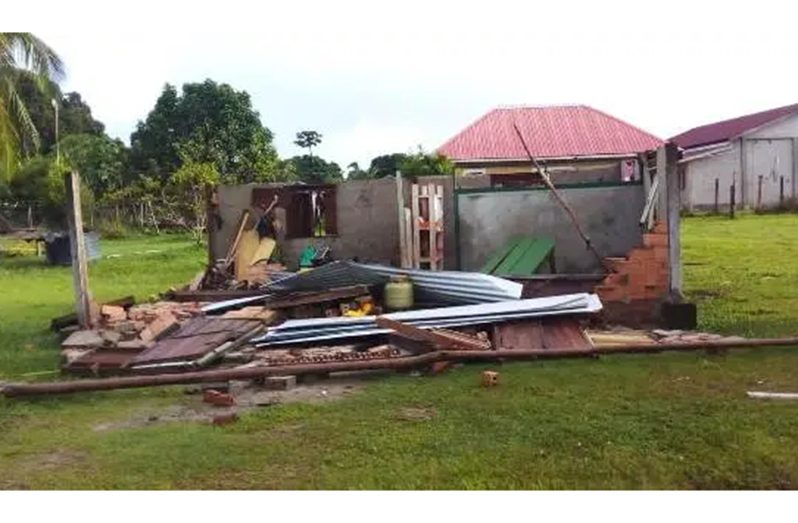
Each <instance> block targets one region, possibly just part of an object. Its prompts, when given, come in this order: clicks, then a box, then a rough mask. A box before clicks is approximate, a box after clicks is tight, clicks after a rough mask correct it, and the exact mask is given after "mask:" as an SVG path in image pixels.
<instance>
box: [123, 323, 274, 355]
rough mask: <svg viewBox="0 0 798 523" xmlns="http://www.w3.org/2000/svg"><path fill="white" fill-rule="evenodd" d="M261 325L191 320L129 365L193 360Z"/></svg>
mask: <svg viewBox="0 0 798 523" xmlns="http://www.w3.org/2000/svg"><path fill="white" fill-rule="evenodd" d="M260 324H261V322H260V321H258V320H238V319H221V318H194V319H192V320H190V321H189V322H188V323H186V324H185V325H183V326H182V327H181V328H180V329H179V330H178V331H177V332H175V333H174V334H172V335H171V336H169V337H167V338H165V339H163V340H161V341H159V342H158V343H156V344H155V345H154V346H152V347H151V348H149V349H147V350H145V351H144V352H142V353H141V354H138V355H137V356H135V357H134V358H133V359H132V361H131V363H132V364H136V365H138V364H144V363H147V364H152V363H163V362H170V361H182V360H194V359H197V358H199V357H201V356H204V355H205V354H207V353H208V352H210V351H212V350H213V349H215V348H216V347H218V346H219V345H221V344H223V343H225V342H228V341H233V340H237V339H239V338H240V337H241V336H243V335H245V334H246V333H247V332H249V331H251V330H252V329H254V328H255V327H257V326H258V325H260Z"/></svg>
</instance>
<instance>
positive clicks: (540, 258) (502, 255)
mask: <svg viewBox="0 0 798 523" xmlns="http://www.w3.org/2000/svg"><path fill="white" fill-rule="evenodd" d="M553 249H554V242H553V241H552V240H551V239H549V238H534V237H526V238H513V239H512V240H510V242H509V243H508V244H507V245H506V246H505V247H504V248H502V249H500V250H498V251H496V253H495V254H494V255H493V256H492V257H491V258H490V260H489V261H488V263H486V264H485V266H484V267H483V268H482V272H483V273H487V274H495V275H497V276H526V275H529V274H534V273H535V272H536V271H537V270H538V267H540V265H541V264H542V263H543V262H544V261H546V259H547V258H548V257H549V255H550V254H551V252H552V250H553Z"/></svg>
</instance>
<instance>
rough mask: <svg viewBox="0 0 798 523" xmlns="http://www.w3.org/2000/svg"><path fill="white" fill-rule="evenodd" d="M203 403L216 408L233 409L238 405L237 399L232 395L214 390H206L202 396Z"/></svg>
mask: <svg viewBox="0 0 798 523" xmlns="http://www.w3.org/2000/svg"><path fill="white" fill-rule="evenodd" d="M202 401H204V402H205V403H210V404H211V405H214V406H216V407H231V406H233V405H235V404H236V399H235V398H234V397H233V396H232V395H230V394H227V393H225V392H219V391H218V390H213V389H210V390H206V391H205V392H204V393H203V394H202Z"/></svg>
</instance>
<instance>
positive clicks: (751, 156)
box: [671, 104, 798, 211]
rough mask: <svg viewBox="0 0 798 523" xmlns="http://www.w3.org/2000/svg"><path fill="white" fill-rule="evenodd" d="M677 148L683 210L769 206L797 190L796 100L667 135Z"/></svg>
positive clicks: (789, 198) (787, 200)
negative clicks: (792, 102) (774, 107)
mask: <svg viewBox="0 0 798 523" xmlns="http://www.w3.org/2000/svg"><path fill="white" fill-rule="evenodd" d="M671 140H672V141H673V142H675V143H676V144H677V145H678V146H679V147H680V148H681V149H682V150H683V156H682V160H681V162H680V177H679V180H680V187H681V190H682V206H683V208H684V209H686V210H690V211H693V210H711V209H713V208H714V206H715V205H716V201H717V205H718V206H719V208H720V209H721V210H724V209H728V206H729V201H730V197H731V190H730V187H731V185H732V184H733V185H734V193H735V204H736V205H735V206H736V208H747V209H753V208H758V207H759V208H773V207H778V206H779V205H781V204H782V203H784V204H789V203H791V202H795V198H796V196H798V194H797V193H796V191H798V104H796V105H790V106H786V107H779V108H777V109H771V110H769V111H764V112H761V113H756V114H751V115H747V116H742V117H739V118H734V119H731V120H724V121H722V122H716V123H712V124H708V125H703V126H701V127H696V128H695V129H691V130H689V131H687V132H684V133H682V134H679V135H677V136H674V137H673V138H671Z"/></svg>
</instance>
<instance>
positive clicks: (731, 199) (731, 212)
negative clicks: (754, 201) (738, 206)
mask: <svg viewBox="0 0 798 523" xmlns="http://www.w3.org/2000/svg"><path fill="white" fill-rule="evenodd" d="M734 207H735V201H734V182H732V184H731V185H730V186H729V218H731V219H732V220H733V219H734Z"/></svg>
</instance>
